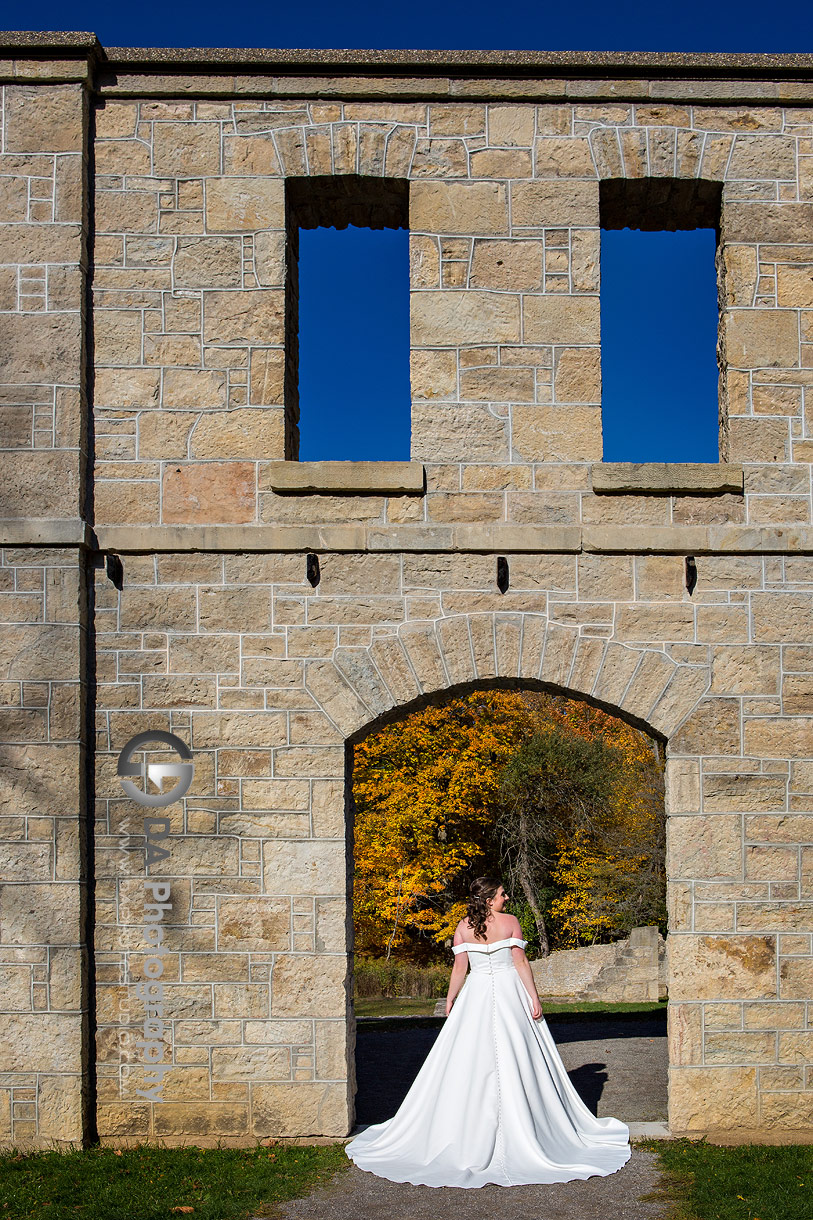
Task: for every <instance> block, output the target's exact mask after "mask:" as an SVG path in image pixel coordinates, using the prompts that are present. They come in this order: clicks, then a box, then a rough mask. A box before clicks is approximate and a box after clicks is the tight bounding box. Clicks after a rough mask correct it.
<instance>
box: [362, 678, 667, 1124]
mask: <svg viewBox="0 0 813 1220" xmlns="http://www.w3.org/2000/svg"><path fill="white" fill-rule="evenodd" d="M553 690H555V688H553ZM629 720H630V718H629V717H623V718H622V717H619V716H617V715H613V714H611V713H610V712H609V711H607V710H605V709H604V708H603V707H601V706H599V704H598V701H596V700H590V701H589V702H588V701H587V700H585V699H584V698H581V699H573V698H570V697H568V696H567V695H566V694H564V693H563V692H561V690H559V691H556V692H555V693H553V692H552V688H551V687H549V686H546V685H545V684H542V683H540V682H538V681H537V682H533V681H531V682H527V681H526V682H524V683H522V682H517V681H516V680H513V681H511V680H506V679H503V680H502V681H500V680H499V679H498V680H496V681H495V680H491V681H488V680H485V681H479V682H473V683H468V684H465V685H460V686H458V687H457V688H455V689H453V690H446V691H436V692H433V693H432V694H431V695H429V696H425V697H423V698H419V699H416V700H414V701H412V702H411V703H410V704H409V705H407V706H406V707H402V708H398V709H393V711H392V712H390V713H389V714H387V715H384V716H382V717H379V718H378V719H377V720H376V721H374V722H372V723H371V724H369V725H367V726H365V727H364V728H363V729H362V730H361V731H359V732H358V733H357V734H355V735H354V736H353V737H352V738H350V739H349V741H348V750H347V762H348V775H347V792H348V819H349V820H350V819H352V822H353V827H354V833H353V835H352V844H353V849H354V857H355V869H354V881H355V902H354V914H355V920H354V941H355V943H354V948H355V954H354V971H355V987H354V993H355V1010H356V1011H355V1045H354V1051H355V1055H354V1068H355V1072H351V1077H352V1079H353V1081H354V1084H355V1085H356V1086H357V1092H356V1096H355V1107H354V1108H355V1118H356V1122H357V1123H358V1124H359V1125H361V1126H364V1125H366V1124H368V1123H371V1122H380V1121H383V1120H384V1119H386V1118H387V1117H389V1116H390V1115H392V1114H393V1113H394V1112H395V1110H396V1109H397V1108H398V1105H399V1104H400V1102H401V1101H402V1100H403V1097H404V1095H405V1094H406V1091H407V1090H408V1088H409V1086H410V1084H411V1083H412V1080H413V1079H414V1077H415V1075H416V1074H417V1072H418V1070H419V1068H420V1066H421V1064H422V1063H423V1061H424V1059H425V1057H426V1055H427V1053H428V1051H429V1049H430V1048H431V1045H432V1043H433V1041H434V1039H435V1038H436V1037H437V1034H438V1032H439V1030H440V1028H441V1026H442V1024H443V1020H444V1017H443V1002H442V1001H441V1002H440V1003H439V1004H437V1005H435V1003H434V1002H433V998H432V997H436V996H439V995H443V996H445V991H446V986H447V984H448V975H449V970H450V968H451V955H450V946H451V933H452V931H453V929H454V926H455V925H456V923H457V920H458V918H460V917H461V916H462V914H464V913H465V903H462V904H461V898H464V896H465V893H466V892H467V887H468V882H469V881H470V880H471V877H473V876H474V875H476V874H477V873H479V872H483V871H486V872H490V873H494V872H498V873H499V874H500V875H502V876H503V877H504V879H505V880H506V882H507V885H508V889H509V892H510V893H511V894H512V896H513V900H514V901H513V903H512V905H511V907H510V909H511V911H512V913H514V914H517V915H518V916H519V917H520V918H521V923H522V927H523V936H525V938H526V939H527V940H528V946H527V951H528V956H529V958H530V959H531V960H532V962H533V966H532V968H533V970H534V974H535V977H536V981H537V988H538V990H539V993H540V996H542V997H543V1009H544V1010H545V1011H546V1020H547V1022H548V1027H549V1029H550V1030H551V1033H552V1034H553V1036H554V1039H555V1041H556V1042H557V1045H558V1046H559V1049H560V1054H561V1056H562V1059H563V1061H564V1063H565V1066H566V1068H567V1069H568V1071H569V1072H570V1074H571V1079H572V1080H573V1083H574V1084H575V1085H576V1087H577V1089H578V1090H579V1092H580V1093H581V1095H582V1097H583V1100H584V1101H585V1102H586V1104H587V1105H588V1106H589V1107H590V1108H591V1109H592V1110H593V1111H594V1112H595V1113H597V1114H599V1115H600V1116H603V1115H604V1114H605V1113H606V1114H614V1115H616V1116H617V1117H621V1118H622V1119H623V1120H624V1121H628V1122H631V1123H633V1124H635V1123H645V1124H646V1123H652V1122H660V1123H663V1122H665V1120H666V1108H667V1070H666V1069H667V1064H668V1054H667V1046H666V1004H665V1000H666V991H667V987H666V955H665V950H666V944H665V936H666V931H667V928H666V906H665V880H666V879H665V810H664V799H663V771H664V750H663V746H664V743H663V740H662V738H659V737H658V736H656V735H654V734H651V733H645V732H644V731H643V730H641V729H640V728H639V727H633V726H632V725H631V724H630V723H629ZM497 776H501V777H502V786H501V789H500V791H499V792H498V793H496V794H495V779H496V777H497ZM495 818H496V824H495V825H492V824H491V823H492V822H493V821H494V819H495ZM543 831H544V833H543ZM551 852H552V853H553V855H552V856H551V855H550V854H549V853H551ZM467 857H468V858H467ZM450 872H451V873H455V874H456V875H455V876H454V877H452V878H450V876H449V874H450ZM416 885H417V886H418V888H419V889H420V887H421V886H423V887H424V888H423V890H422V891H421V897H420V898H416V890H415V886H416ZM542 907H544V911H543V910H542V909H541V908H542ZM348 920H349V922H351V921H352V920H353V912H352V911H351V913H350V914H349V917H348ZM659 924H660V928H659V927H658V925H659ZM659 950H660V952H659ZM447 959H448V960H447ZM420 963H423V965H421V964H420ZM376 997H377V998H376Z"/></svg>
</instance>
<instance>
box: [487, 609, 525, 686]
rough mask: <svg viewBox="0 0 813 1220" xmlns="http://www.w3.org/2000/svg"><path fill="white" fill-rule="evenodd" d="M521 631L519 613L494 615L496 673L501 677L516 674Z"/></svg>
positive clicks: (520, 616) (514, 675)
mask: <svg viewBox="0 0 813 1220" xmlns="http://www.w3.org/2000/svg"><path fill="white" fill-rule="evenodd" d="M521 631H522V615H521V614H497V615H495V616H494V638H495V642H496V656H497V673H498V674H499V675H500V676H501V677H516V676H517V673H518V670H519V650H520V639H521Z"/></svg>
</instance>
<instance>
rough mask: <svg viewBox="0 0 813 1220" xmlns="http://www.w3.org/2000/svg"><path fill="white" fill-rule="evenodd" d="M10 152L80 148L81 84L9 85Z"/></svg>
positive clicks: (7, 137) (6, 149) (7, 143)
mask: <svg viewBox="0 0 813 1220" xmlns="http://www.w3.org/2000/svg"><path fill="white" fill-rule="evenodd" d="M5 93H6V100H5V123H6V130H5V139H4V145H3V149H4V152H7V153H17V152H28V153H31V152H33V153H37V152H44V153H62V152H81V151H82V147H83V116H82V86H81V85H80V84H76V85H47V86H43V85H6V89H5Z"/></svg>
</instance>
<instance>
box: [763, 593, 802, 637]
mask: <svg viewBox="0 0 813 1220" xmlns="http://www.w3.org/2000/svg"><path fill="white" fill-rule="evenodd" d="M751 606H752V611H753V621H754V639H755V640H756V641H758V642H760V643H762V642H765V643H769V642H770V643H784V644H797V643H798V644H804V643H806V642H807V641H808V640H810V638H811V634H813V593H755V594H754V595H753V597H752V601H751Z"/></svg>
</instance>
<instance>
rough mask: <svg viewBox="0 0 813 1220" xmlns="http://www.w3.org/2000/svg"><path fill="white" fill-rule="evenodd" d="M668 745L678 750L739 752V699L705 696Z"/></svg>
mask: <svg viewBox="0 0 813 1220" xmlns="http://www.w3.org/2000/svg"><path fill="white" fill-rule="evenodd" d="M671 749H672V750H674V751H675V752H676V753H679V754H709V753H711V754H739V753H740V706H739V702H738V700H736V699H721V698H708V699H704V700H703V702H702V703H700V704H699V706H698V708H697V710H696V711H695V712H693V713H692V714H691V716H689V717H688V718H687V719H686V720H684V722H683V724H682V725H681V726H680V728H679V729H678V731H677V732H676V733H675V734H674V736H673V737H672V741H671Z"/></svg>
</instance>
